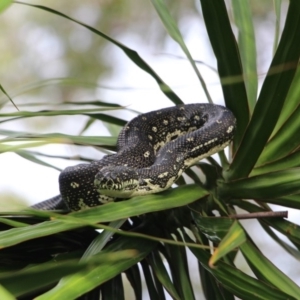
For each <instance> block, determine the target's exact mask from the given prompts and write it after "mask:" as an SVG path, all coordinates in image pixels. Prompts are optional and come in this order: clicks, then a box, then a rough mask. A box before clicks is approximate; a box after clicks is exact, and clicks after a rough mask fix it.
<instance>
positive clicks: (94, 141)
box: [0, 130, 117, 153]
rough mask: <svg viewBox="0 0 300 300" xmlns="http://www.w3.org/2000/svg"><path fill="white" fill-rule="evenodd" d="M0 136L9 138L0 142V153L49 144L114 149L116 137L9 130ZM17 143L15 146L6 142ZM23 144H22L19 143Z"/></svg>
mask: <svg viewBox="0 0 300 300" xmlns="http://www.w3.org/2000/svg"><path fill="white" fill-rule="evenodd" d="M0 134H3V135H6V136H9V137H8V138H5V139H2V140H0V153H1V152H2V153H3V152H9V151H13V152H15V151H18V150H20V149H24V148H30V147H38V146H41V145H46V144H50V143H59V144H77V145H85V146H102V147H105V148H110V149H111V148H114V147H115V145H116V142H117V138H116V137H110V136H102V137H101V136H77V135H67V134H60V133H49V134H33V133H27V132H16V131H15V132H14V131H11V130H0ZM12 141H13V142H17V143H16V145H13V144H12V143H8V142H12ZM20 142H23V143H20Z"/></svg>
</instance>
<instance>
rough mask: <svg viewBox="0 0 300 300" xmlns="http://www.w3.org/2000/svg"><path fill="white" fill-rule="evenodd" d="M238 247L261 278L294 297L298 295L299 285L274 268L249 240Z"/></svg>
mask: <svg viewBox="0 0 300 300" xmlns="http://www.w3.org/2000/svg"><path fill="white" fill-rule="evenodd" d="M240 249H241V251H242V253H243V255H244V256H245V257H246V259H247V261H248V262H249V263H250V265H251V266H252V268H254V269H255V271H256V273H258V274H260V277H261V278H264V279H265V280H267V281H268V282H270V283H271V284H272V285H273V286H274V287H277V288H278V289H280V290H281V291H283V292H285V293H286V294H288V295H291V296H293V297H294V298H296V299H297V298H298V297H299V295H300V288H299V286H297V285H296V284H295V283H294V282H293V281H292V280H291V279H290V278H288V277H287V276H286V275H285V274H284V273H283V272H281V271H280V270H279V269H278V268H276V267H275V266H274V265H273V264H272V263H271V262H270V261H269V260H268V259H267V258H266V257H265V256H264V255H263V254H262V253H261V252H260V251H259V250H258V249H257V247H255V246H254V245H253V244H252V243H251V242H250V241H247V242H246V243H244V244H243V245H241V246H240Z"/></svg>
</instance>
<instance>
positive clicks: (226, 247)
mask: <svg viewBox="0 0 300 300" xmlns="http://www.w3.org/2000/svg"><path fill="white" fill-rule="evenodd" d="M245 241H246V234H245V232H244V229H243V228H242V227H241V225H240V224H239V223H238V222H237V221H235V222H234V223H233V224H232V226H231V227H230V229H229V231H228V232H227V234H226V236H225V237H224V238H223V239H222V241H221V243H220V244H219V246H218V248H217V249H216V250H215V251H214V253H213V255H212V256H211V258H210V259H209V262H208V265H209V266H210V267H211V268H212V267H214V264H215V263H216V262H217V261H218V260H219V259H220V258H222V257H223V256H225V255H226V254H228V253H229V252H230V251H232V250H234V249H236V248H237V247H239V246H240V245H242V244H243V243H244V242H245Z"/></svg>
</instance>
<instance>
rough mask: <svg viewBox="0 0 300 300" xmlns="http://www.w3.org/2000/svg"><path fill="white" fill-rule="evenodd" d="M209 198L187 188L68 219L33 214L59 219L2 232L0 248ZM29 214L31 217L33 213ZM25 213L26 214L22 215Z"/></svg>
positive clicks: (98, 208)
mask: <svg viewBox="0 0 300 300" xmlns="http://www.w3.org/2000/svg"><path fill="white" fill-rule="evenodd" d="M206 195H207V192H206V191H205V190H203V189H201V188H200V187H198V186H196V185H186V186H183V187H179V188H175V189H170V190H168V191H165V192H163V193H160V194H156V195H147V196H138V197H134V198H131V199H129V200H126V201H122V202H117V203H107V204H105V205H102V206H98V207H94V208H92V209H88V210H83V211H79V212H74V213H71V214H69V215H68V216H60V215H55V214H53V213H47V212H41V211H36V212H32V213H33V214H36V215H41V216H43V215H44V216H52V218H59V219H56V220H55V219H54V220H53V221H46V222H43V223H40V224H36V225H35V226H30V228H13V229H10V230H7V231H5V232H1V233H0V248H4V247H9V246H12V245H16V244H18V243H21V242H24V241H27V240H30V239H34V238H38V237H42V236H47V235H51V234H55V233H58V232H62V231H66V230H71V229H75V228H80V227H84V226H86V225H87V224H97V223H104V222H111V221H115V220H120V219H125V218H130V217H133V216H137V215H142V214H145V213H149V212H153V211H160V210H166V209H171V208H175V207H180V206H184V205H188V204H190V203H192V202H194V201H196V200H198V199H201V198H202V197H204V196H206ZM28 212H29V213H30V211H28ZM25 213H26V211H24V212H23V214H25ZM69 216H70V217H71V218H70V217H69Z"/></svg>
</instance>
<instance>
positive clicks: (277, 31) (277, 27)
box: [273, 0, 282, 53]
mask: <svg viewBox="0 0 300 300" xmlns="http://www.w3.org/2000/svg"><path fill="white" fill-rule="evenodd" d="M281 2H282V1H281V0H274V1H273V3H274V10H275V15H276V22H275V37H274V45H273V53H275V51H276V48H277V44H278V41H279V35H280V19H281Z"/></svg>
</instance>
